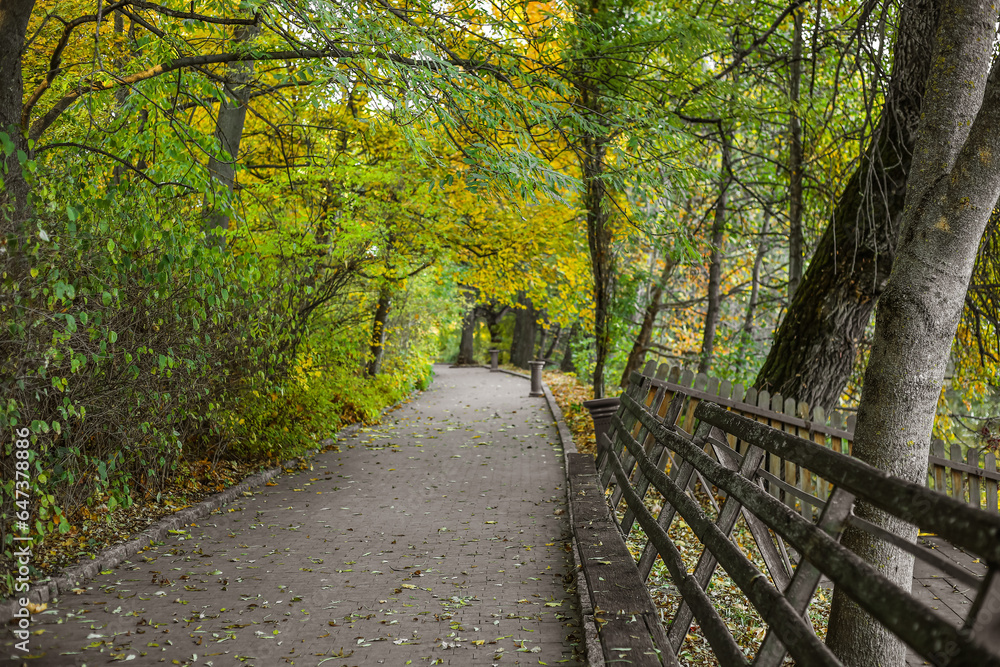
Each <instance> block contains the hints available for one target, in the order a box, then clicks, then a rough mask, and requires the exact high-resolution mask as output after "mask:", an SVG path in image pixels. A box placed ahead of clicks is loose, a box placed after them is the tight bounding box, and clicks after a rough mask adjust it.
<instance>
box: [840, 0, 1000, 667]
mask: <svg viewBox="0 0 1000 667" xmlns="http://www.w3.org/2000/svg"><path fill="white" fill-rule="evenodd" d="M996 20H997V9H996V5H994V4H992V3H990V2H987V1H985V0H954V1H952V2H948V3H946V5H945V7H944V9H943V11H942V13H941V24H940V27H939V28H938V30H937V38H936V45H935V49H934V53H933V61H932V62H933V63H934V66H933V69H932V71H931V73H930V77H929V79H928V84H927V93H926V95H925V98H924V100H923V111H922V114H921V121H920V126H919V132H918V135H917V141H916V146H915V151H914V156H913V166H912V171H911V175H910V178H909V182H908V186H907V194H906V202H905V208H904V212H903V218H902V223H901V229H900V238H899V245H898V248H897V261H896V262H895V264H894V266H893V267H892V273H891V275H890V276H889V280H888V284H887V286H886V289H885V292H884V293H883V294H882V297H881V299H880V301H879V308H878V315H877V318H876V322H875V338H874V341H873V347H872V352H871V356H870V359H869V362H868V368H867V369H866V371H865V381H864V386H863V389H862V396H861V406H860V409H859V411H858V422H857V426H856V430H855V434H854V455H855V456H857V457H858V458H860V459H861V460H863V461H865V462H867V463H870V464H872V465H874V466H876V467H878V468H880V469H881V470H884V471H886V472H889V473H890V474H892V475H895V476H897V477H902V478H904V479H908V480H910V481H912V482H917V483H922V482H923V478H924V476H925V475H926V472H927V455H928V452H929V449H930V437H931V430H932V428H933V425H934V415H935V411H936V407H937V402H938V398H939V396H940V394H941V384H942V382H943V381H944V373H945V368H946V366H947V363H948V358H949V354H950V351H951V346H952V342H953V339H954V336H955V330H956V328H957V326H958V321H959V318H960V317H961V314H962V306H963V301H964V297H965V293H966V290H967V289H968V285H969V279H970V277H971V275H972V270H973V266H974V264H975V261H976V252H977V250H978V248H979V243H980V240H981V239H982V237H983V232H984V230H985V229H986V224H987V222H988V220H989V217H990V214H991V212H992V209H993V205H994V203H995V202H996V201H997V196H998V195H1000V66H996V65H994V66H993V67H992V72H990V69H991V62H992V59H993V53H992V50H993V42H994V37H995V26H996ZM987 77H988V80H987ZM984 95H985V97H984ZM855 512H856V513H857V514H858V516H860V517H861V518H864V519H867V520H868V521H871V522H872V523H875V524H876V525H879V526H881V527H882V528H884V529H886V530H890V531H892V532H894V533H896V534H897V535H899V536H901V537H903V538H905V539H907V540H909V541H913V540H915V539H916V536H917V533H916V528H915V527H913V526H911V525H909V524H907V523H905V522H902V521H900V520H898V519H894V518H893V517H891V516H889V515H887V514H885V513H884V512H882V511H880V510H877V509H875V508H873V507H871V506H868V505H866V504H859V505H858V507H857V508H856V509H855ZM843 541H844V544H845V545H846V546H848V547H849V548H850V549H851V550H853V551H854V552H855V553H857V554H858V555H860V556H861V557H863V558H864V559H865V560H866V561H868V562H869V563H871V564H872V565H874V566H875V567H877V568H878V569H879V571H880V572H881V573H882V574H883V575H885V576H886V577H887V578H889V579H890V580H892V581H893V582H895V583H896V584H898V585H900V586H902V587H904V588H906V589H909V587H910V583H911V580H912V572H913V556H911V555H909V554H907V553H906V552H904V551H902V550H900V549H898V548H896V547H893V546H890V545H889V544H887V543H886V542H883V541H881V540H876V539H873V538H872V537H871V536H870V535H868V534H867V533H864V532H862V531H860V530H857V529H849V530H847V531H846V532H845V533H844V537H843ZM827 643H828V645H829V646H830V647H831V649H832V650H833V651H834V652H835V653H836V654H837V656H838V657H839V658H840V659H841V660H842V661H844V662H845V664H847V665H851V666H854V667H860V666H861V665H883V666H885V667H896V666H902V665H903V664H904V662H905V657H906V647H905V645H903V644H902V643H901V642H900V641H898V640H896V639H895V638H894V637H892V636H891V635H890V634H889V633H888V632H887V631H886V630H885V629H884V628H882V627H881V626H880V625H879V624H878V623H876V622H875V621H874V620H873V619H872V618H871V617H870V616H869V615H868V614H867V613H866V612H864V611H863V610H862V609H861V608H860V607H859V606H858V605H856V604H855V603H854V602H853V601H852V600H850V599H849V598H847V597H846V595H845V594H841V593H839V592H836V593H835V595H834V601H833V608H832V611H831V615H830V622H829V632H828V635H827Z"/></svg>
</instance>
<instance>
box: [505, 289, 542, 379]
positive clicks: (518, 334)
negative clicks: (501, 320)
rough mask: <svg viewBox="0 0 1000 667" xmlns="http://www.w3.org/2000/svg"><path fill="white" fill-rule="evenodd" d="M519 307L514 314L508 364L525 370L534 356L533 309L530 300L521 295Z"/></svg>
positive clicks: (534, 315) (534, 316) (534, 314)
mask: <svg viewBox="0 0 1000 667" xmlns="http://www.w3.org/2000/svg"><path fill="white" fill-rule="evenodd" d="M518 304H519V305H520V306H521V307H520V308H518V309H517V310H516V311H515V313H514V335H513V337H512V340H511V344H510V363H512V364H513V365H515V366H517V367H518V368H527V367H528V362H529V361H531V359H532V357H534V354H535V318H536V313H535V308H534V306H533V305H532V304H531V299H529V298H527V297H525V296H524V295H523V294H522V295H521V296H520V298H519V299H518Z"/></svg>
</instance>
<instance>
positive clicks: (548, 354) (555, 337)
mask: <svg viewBox="0 0 1000 667" xmlns="http://www.w3.org/2000/svg"><path fill="white" fill-rule="evenodd" d="M562 334H563V328H562V326H561V325H559V324H557V325H556V330H555V331H554V332H553V333H552V342H551V343H549V349H547V350H545V353H544V354H542V359H545V360H546V361H551V360H552V353H553V352H554V351H555V349H556V346H557V345H559V341H560V339H561V338H562Z"/></svg>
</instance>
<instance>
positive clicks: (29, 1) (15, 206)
mask: <svg viewBox="0 0 1000 667" xmlns="http://www.w3.org/2000/svg"><path fill="white" fill-rule="evenodd" d="M34 7H35V2H34V0H4V2H3V3H2V4H0V132H6V133H7V134H8V135H10V139H11V141H13V142H14V152H13V153H12V154H11V155H10V156H7V157H6V166H7V170H6V173H5V174H4V175H3V181H4V185H3V190H2V191H0V239H2V238H6V239H7V251H6V252H5V253H3V254H4V255H5V256H6V261H5V262H4V268H3V271H6V272H7V274H8V278H13V279H14V280H17V279H18V278H19V277H20V276H21V275H22V273H23V272H24V270H26V268H27V263H26V261H24V259H23V256H22V255H21V252H22V249H23V248H24V246H25V244H26V243H27V239H28V235H29V234H30V232H29V230H28V229H26V221H27V218H28V217H29V215H30V212H29V209H28V193H29V192H28V183H27V181H26V180H25V179H24V175H23V174H22V173H21V165H20V162H19V161H18V151H23V152H24V153H25V154H27V155H29V156H30V155H31V151H30V150H29V149H28V142H27V139H26V138H25V132H26V128H25V127H24V124H23V123H22V122H21V100H22V98H23V96H24V76H23V74H22V72H21V49H22V48H23V47H24V36H25V32H26V31H27V29H28V20H29V19H30V18H31V11H32V10H33V9H34ZM4 209H7V210H4ZM3 271H0V272H3Z"/></svg>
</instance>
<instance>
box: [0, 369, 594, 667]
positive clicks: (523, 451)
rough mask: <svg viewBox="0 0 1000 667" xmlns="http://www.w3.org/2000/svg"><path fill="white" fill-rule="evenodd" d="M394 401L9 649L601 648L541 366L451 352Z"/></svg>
mask: <svg viewBox="0 0 1000 667" xmlns="http://www.w3.org/2000/svg"><path fill="white" fill-rule="evenodd" d="M435 372H436V377H435V380H434V382H433V384H432V385H431V387H430V388H429V389H428V390H427V391H426V392H424V393H423V394H421V395H420V396H419V397H417V398H416V399H415V400H414V401H412V402H410V403H408V404H406V405H404V406H403V407H401V408H400V409H398V410H397V411H395V412H394V413H392V415H391V417H389V418H387V420H386V422H387V423H385V424H384V425H381V426H377V427H373V428H368V429H362V430H360V431H358V432H357V433H355V434H354V435H353V436H352V437H350V438H349V439H345V440H343V441H340V442H339V443H338V445H339V449H340V451H339V452H335V451H331V452H327V453H324V454H320V455H318V456H317V457H316V458H315V459H313V461H312V463H311V466H310V467H309V469H304V470H299V471H295V472H293V473H289V474H284V475H281V476H279V477H277V478H275V480H274V483H273V485H271V484H269V485H268V486H266V487H260V488H259V489H258V490H256V491H255V492H254V493H250V494H245V497H244V498H243V499H242V502H240V503H236V504H233V505H230V506H227V507H224V508H223V509H222V510H220V511H218V512H216V513H214V514H212V515H210V516H208V517H206V518H205V519H203V520H202V521H201V522H199V523H198V524H197V525H191V526H187V527H185V529H184V531H176V534H174V535H171V537H170V539H169V540H167V542H166V543H164V544H158V545H154V546H152V547H151V548H149V549H148V550H146V551H144V552H142V553H140V554H138V555H136V556H135V557H133V558H132V559H131V560H130V561H126V562H124V563H122V564H121V565H120V566H119V567H118V568H116V569H114V570H110V571H105V572H104V573H102V574H101V575H100V576H99V577H98V578H96V579H95V580H94V581H92V582H89V583H88V584H86V585H85V586H83V587H81V589H78V590H79V593H78V594H75V595H73V594H71V595H68V596H63V597H62V598H61V599H59V600H58V601H56V602H55V603H50V604H49V607H48V609H47V610H46V611H44V612H42V613H41V614H38V615H36V616H35V617H34V619H33V623H32V626H31V630H32V631H33V632H34V634H32V636H31V640H30V653H29V654H27V655H26V654H23V653H21V652H18V651H15V650H14V646H13V644H14V639H13V636H12V635H11V634H10V632H9V630H5V631H4V633H3V636H2V641H3V645H2V646H0V661H3V659H6V662H4V664H9V665H20V664H22V663H23V664H26V665H31V666H36V665H37V666H40V665H45V666H58V667H64V666H68V665H88V666H96V665H107V664H111V663H117V662H119V661H127V662H129V663H130V664H132V665H137V666H138V665H159V664H168V665H171V664H172V665H213V666H216V667H219V666H223V665H255V666H257V667H270V666H272V665H286V664H287V665H309V666H312V665H317V666H318V665H327V666H328V667H341V666H342V665H348V666H354V665H358V666H368V665H383V664H384V665H419V666H422V665H436V664H437V665H456V666H457V665H462V666H467V665H539V664H542V665H546V664H547V665H555V664H569V665H578V664H581V663H582V656H581V651H582V635H583V632H582V630H581V629H580V615H579V609H578V608H577V604H576V598H575V595H574V594H573V593H572V590H573V589H572V557H571V554H570V553H569V548H570V535H569V522H568V518H567V511H566V493H565V489H564V481H565V476H564V471H563V456H562V448H561V445H560V443H559V438H558V433H557V431H556V428H555V426H554V425H553V420H552V415H551V413H550V412H549V411H548V408H547V407H546V404H545V400H544V399H542V398H529V397H528V395H527V394H528V384H527V382H525V381H524V380H523V379H521V378H517V377H513V376H510V375H506V374H503V373H490V372H488V371H486V370H484V369H477V368H463V369H451V368H447V367H445V366H437V367H435Z"/></svg>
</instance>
